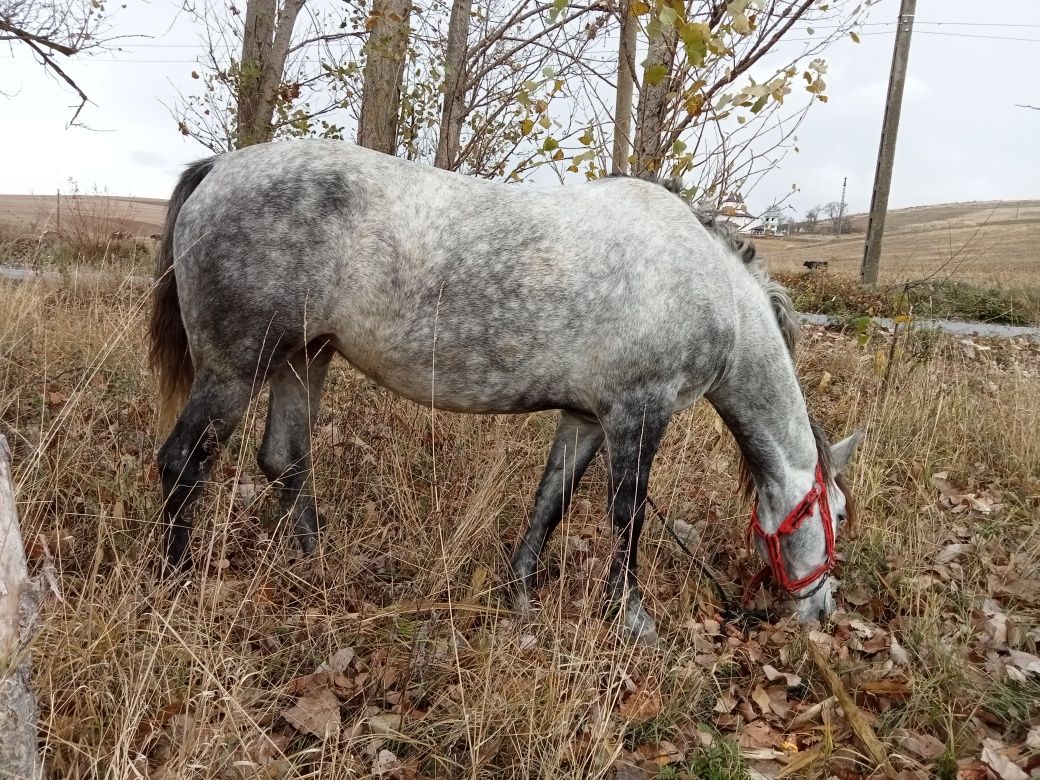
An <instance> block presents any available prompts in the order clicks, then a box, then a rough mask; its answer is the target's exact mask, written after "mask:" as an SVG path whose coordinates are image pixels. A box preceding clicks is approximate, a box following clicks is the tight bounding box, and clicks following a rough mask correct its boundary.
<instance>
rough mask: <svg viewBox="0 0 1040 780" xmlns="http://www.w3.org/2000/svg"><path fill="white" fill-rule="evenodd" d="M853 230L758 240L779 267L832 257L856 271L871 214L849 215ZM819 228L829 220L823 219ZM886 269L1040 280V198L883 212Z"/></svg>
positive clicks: (893, 277)
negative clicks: (845, 234) (842, 232)
mask: <svg viewBox="0 0 1040 780" xmlns="http://www.w3.org/2000/svg"><path fill="white" fill-rule="evenodd" d="M850 219H851V221H852V227H853V230H854V232H853V233H852V234H850V235H847V236H842V237H841V238H835V237H834V236H831V235H825V234H822V233H821V234H817V235H807V234H797V233H795V234H792V235H791V236H788V237H786V238H782V239H768V238H767V239H756V245H757V246H758V250H759V255H760V256H761V257H763V258H765V260H766V261H767V262H768V263H769V265H770V266H771V267H773V268H776V269H778V270H783V271H788V272H791V271H802V270H804V268H803V267H802V263H803V262H805V261H806V260H826V261H828V262H829V264H830V265H829V269H828V270H829V271H830V272H837V273H844V274H848V275H858V273H859V265H860V261H861V260H862V259H863V242H864V239H865V235H864V233H865V231H866V224H867V215H866V214H854V215H852V216H851V217H850ZM821 225H822V226H823V227H822V228H821V229H822V230H826V229H827V227H828V223H827V222H826V221H821ZM881 247H882V251H881V271H882V278H883V280H886V279H887V280H888V281H890V282H896V281H905V280H908V279H921V278H923V277H925V276H930V275H933V274H934V275H935V278H939V279H941V278H946V277H949V278H955V279H974V280H976V281H996V282H1005V283H1020V282H1028V283H1031V284H1036V283H1040V201H1038V200H1026V201H988V202H983V201H980V202H969V203H943V204H938V205H932V206H914V207H912V208H906V209H896V210H894V211H890V212H889V213H888V216H887V217H886V218H885V237H884V241H883V242H882V245H881Z"/></svg>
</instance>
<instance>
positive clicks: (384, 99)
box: [357, 0, 412, 154]
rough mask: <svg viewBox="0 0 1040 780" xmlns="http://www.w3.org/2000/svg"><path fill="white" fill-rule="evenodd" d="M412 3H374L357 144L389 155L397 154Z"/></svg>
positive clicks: (381, 0) (395, 0)
mask: <svg viewBox="0 0 1040 780" xmlns="http://www.w3.org/2000/svg"><path fill="white" fill-rule="evenodd" d="M411 11H412V4H411V2H410V0H374V1H373V3H372V15H371V20H372V21H371V23H370V25H371V30H372V32H371V34H370V35H369V39H368V43H366V44H365V55H366V61H365V87H364V94H363V97H362V99H361V119H360V121H359V122H358V135H357V137H358V143H359V144H361V145H362V146H367V147H369V148H370V149H375V150H376V151H379V152H385V153H386V154H394V153H395V152H396V151H397V124H398V117H399V114H400V108H401V79H402V76H403V75H404V61H405V55H406V53H407V47H408V20H409V17H410V16H411Z"/></svg>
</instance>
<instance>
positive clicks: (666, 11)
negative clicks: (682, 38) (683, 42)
mask: <svg viewBox="0 0 1040 780" xmlns="http://www.w3.org/2000/svg"><path fill="white" fill-rule="evenodd" d="M657 18H658V19H660V20H661V26H662V27H665V28H668V29H671V28H672V27H674V26H675V20H676V19H678V18H679V14H677V13H676V12H675V9H674V8H672V7H671V6H669V5H666V6H665V7H664V8H662V9H661V13H660V14H658V17H657Z"/></svg>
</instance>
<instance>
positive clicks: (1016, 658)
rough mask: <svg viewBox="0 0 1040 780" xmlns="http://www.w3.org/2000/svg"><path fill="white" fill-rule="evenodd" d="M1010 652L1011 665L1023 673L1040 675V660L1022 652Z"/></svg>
mask: <svg viewBox="0 0 1040 780" xmlns="http://www.w3.org/2000/svg"><path fill="white" fill-rule="evenodd" d="M1010 652H1011V663H1013V664H1014V665H1015V666H1017V667H1018V668H1019V669H1021V670H1022V671H1023V672H1031V673H1032V674H1040V658H1037V657H1036V656H1035V655H1033V654H1032V653H1025V652H1023V651H1021V650H1012V651H1010Z"/></svg>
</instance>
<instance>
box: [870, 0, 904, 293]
mask: <svg viewBox="0 0 1040 780" xmlns="http://www.w3.org/2000/svg"><path fill="white" fill-rule="evenodd" d="M916 9H917V0H902V5H900V7H899V26H898V27H897V29H896V42H895V46H894V48H893V50H892V70H891V73H890V74H889V77H888V96H887V97H886V99H885V118H884V121H883V123H882V125H881V145H880V148H879V149H878V159H877V171H876V172H875V174H874V192H873V194H872V195H871V196H870V218H869V219H868V221H867V243H866V245H865V246H864V247H863V265H861V266H860V271H859V281H860V283H861V284H876V283H877V278H878V266H879V265H880V261H881V238H882V236H883V235H884V232H885V212H887V211H888V191H889V188H890V187H891V185H892V164H893V162H894V161H895V156H896V132H897V131H898V130H899V112H900V110H901V109H902V105H903V84H904V82H905V81H906V64H907V61H908V60H909V58H910V34H911V33H912V32H913V29H914V11H915V10H916Z"/></svg>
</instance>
